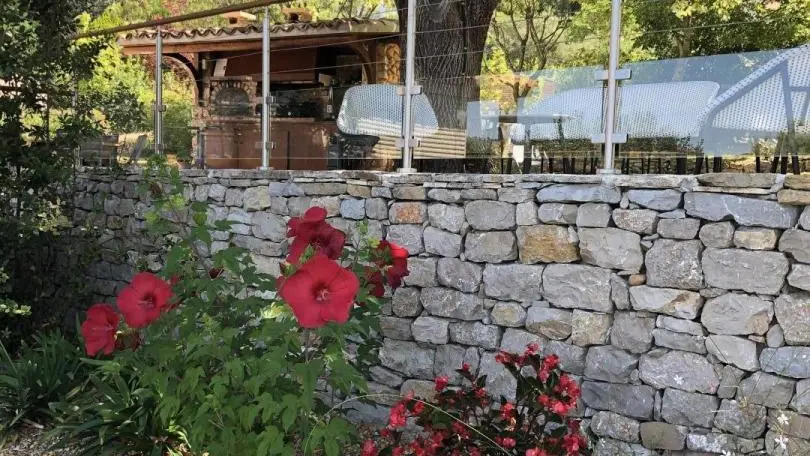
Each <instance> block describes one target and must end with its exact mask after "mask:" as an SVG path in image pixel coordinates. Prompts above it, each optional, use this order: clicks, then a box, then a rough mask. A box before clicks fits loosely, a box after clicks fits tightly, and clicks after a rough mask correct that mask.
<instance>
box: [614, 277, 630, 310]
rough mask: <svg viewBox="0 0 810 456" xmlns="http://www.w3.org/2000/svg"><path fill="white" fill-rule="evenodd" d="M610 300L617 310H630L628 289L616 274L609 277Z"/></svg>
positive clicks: (625, 282)
mask: <svg viewBox="0 0 810 456" xmlns="http://www.w3.org/2000/svg"><path fill="white" fill-rule="evenodd" d="M610 300H611V301H613V304H614V305H615V306H616V308H617V309H619V310H627V309H629V308H630V287H629V286H628V285H627V281H626V280H624V279H623V278H621V277H619V276H618V275H616V274H613V275H611V276H610Z"/></svg>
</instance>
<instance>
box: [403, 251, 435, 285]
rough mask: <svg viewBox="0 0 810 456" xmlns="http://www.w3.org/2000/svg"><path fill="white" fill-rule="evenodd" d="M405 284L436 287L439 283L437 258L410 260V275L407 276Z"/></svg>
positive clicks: (414, 258) (415, 258) (412, 258)
mask: <svg viewBox="0 0 810 456" xmlns="http://www.w3.org/2000/svg"><path fill="white" fill-rule="evenodd" d="M405 284H407V285H412V286H416V287H435V286H436V285H438V284H439V283H438V282H437V281H436V259H435V258H418V257H410V258H408V275H407V276H405Z"/></svg>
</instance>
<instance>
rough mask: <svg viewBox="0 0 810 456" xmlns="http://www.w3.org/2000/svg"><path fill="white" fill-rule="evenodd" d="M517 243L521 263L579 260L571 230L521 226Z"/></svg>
mask: <svg viewBox="0 0 810 456" xmlns="http://www.w3.org/2000/svg"><path fill="white" fill-rule="evenodd" d="M468 238H469V235H468ZM517 242H518V250H519V251H520V261H521V262H522V263H529V264H531V263H571V262H573V261H577V260H579V250H578V249H577V244H578V243H579V238H578V237H577V234H576V231H575V230H574V229H573V228H567V227H564V226H558V225H535V226H521V227H518V229H517Z"/></svg>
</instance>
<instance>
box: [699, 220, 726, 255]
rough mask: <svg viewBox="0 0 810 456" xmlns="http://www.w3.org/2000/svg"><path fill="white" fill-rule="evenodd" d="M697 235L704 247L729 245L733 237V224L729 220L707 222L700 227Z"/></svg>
mask: <svg viewBox="0 0 810 456" xmlns="http://www.w3.org/2000/svg"><path fill="white" fill-rule="evenodd" d="M699 237H700V240H701V241H702V242H703V244H705V245H706V247H712V248H716V249H725V248H728V247H731V245H732V240H733V239H734V225H732V224H731V222H720V223H708V224H706V225H703V227H702V228H701V229H700V233H699Z"/></svg>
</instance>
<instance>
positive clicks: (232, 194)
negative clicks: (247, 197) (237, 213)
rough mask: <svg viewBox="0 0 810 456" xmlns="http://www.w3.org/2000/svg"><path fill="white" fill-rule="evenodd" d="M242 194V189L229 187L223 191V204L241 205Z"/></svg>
mask: <svg viewBox="0 0 810 456" xmlns="http://www.w3.org/2000/svg"><path fill="white" fill-rule="evenodd" d="M243 194H244V190H242V189H239V188H229V189H228V190H227V191H226V192H225V205H226V206H241V205H242V195H243Z"/></svg>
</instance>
